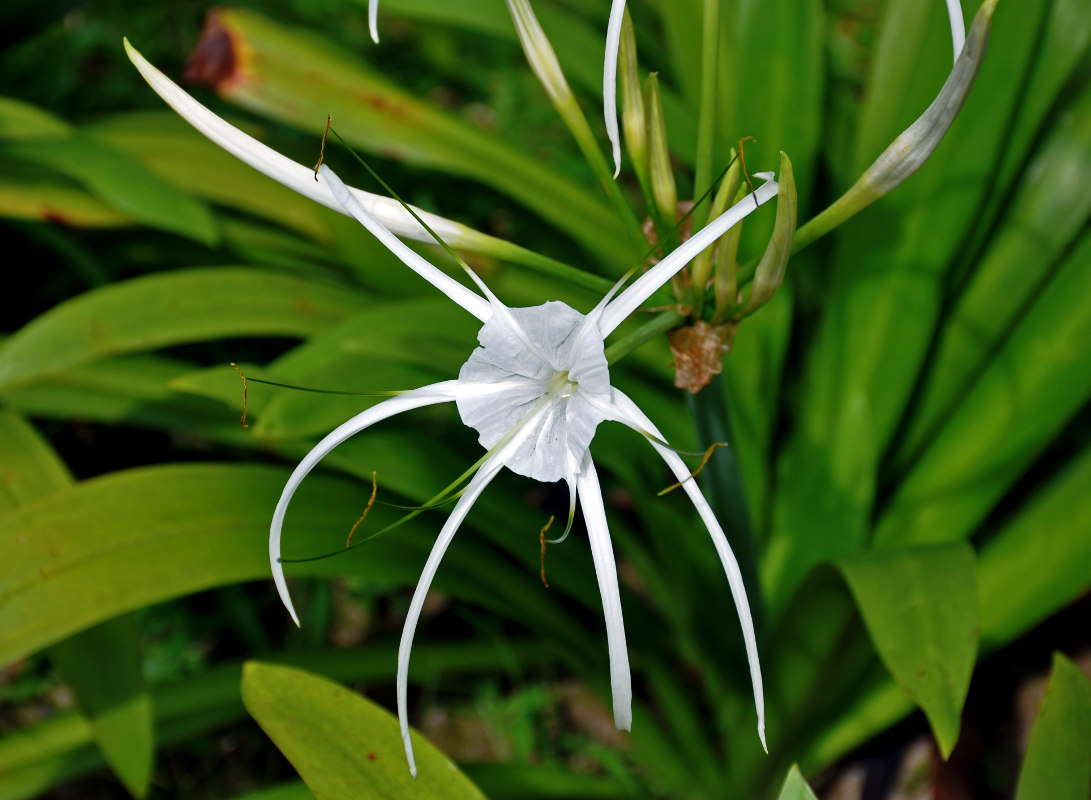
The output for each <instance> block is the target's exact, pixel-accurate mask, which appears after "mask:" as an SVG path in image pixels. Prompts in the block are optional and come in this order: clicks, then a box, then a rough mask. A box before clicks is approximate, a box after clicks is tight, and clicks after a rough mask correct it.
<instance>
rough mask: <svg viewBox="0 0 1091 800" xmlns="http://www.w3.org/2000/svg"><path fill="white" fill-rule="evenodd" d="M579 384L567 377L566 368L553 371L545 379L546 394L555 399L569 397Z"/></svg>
mask: <svg viewBox="0 0 1091 800" xmlns="http://www.w3.org/2000/svg"><path fill="white" fill-rule="evenodd" d="M579 386H580V384H579V382H578V381H574V380H571V379H569V377H568V370H565V371H564V372H554V373H553V375H552V376H551V377H550V378H549V380H547V381H546V394H547V395H549V396H550V397H553V398H557V399H564V398H566V397H571V396H572V395H574V394H575V393H576V389H578V388H579Z"/></svg>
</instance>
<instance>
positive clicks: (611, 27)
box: [372, 0, 966, 178]
mask: <svg viewBox="0 0 1091 800" xmlns="http://www.w3.org/2000/svg"><path fill="white" fill-rule="evenodd" d="M377 1H378V0H372V2H377ZM947 16H948V17H949V18H950V22H951V45H952V47H953V49H954V54H955V55H954V61H955V62H957V61H958V57H959V55H960V54H961V53H962V47H963V45H964V43H965V41H966V21H965V20H964V19H963V17H962V3H961V0H947ZM624 17H625V0H612V3H611V5H610V20H609V22H608V23H607V25H606V57H605V60H604V62H603V66H602V106H603V114H604V116H605V120H606V135H607V137H609V139H610V149H611V150H612V151H613V154H614V177H615V178H616V177H617V176H618V174H619V173H620V172H621V137H620V135H619V133H618V123H617V59H618V51H619V50H620V48H621V22H622V19H623V18H624Z"/></svg>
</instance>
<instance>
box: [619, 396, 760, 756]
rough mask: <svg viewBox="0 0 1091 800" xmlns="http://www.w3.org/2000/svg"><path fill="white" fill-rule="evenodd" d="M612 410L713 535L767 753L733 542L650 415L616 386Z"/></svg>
mask: <svg viewBox="0 0 1091 800" xmlns="http://www.w3.org/2000/svg"><path fill="white" fill-rule="evenodd" d="M613 410H614V414H615V416H614V419H615V420H616V421H618V422H621V423H623V424H625V425H628V426H629V427H630V428H632V429H634V430H636V431H638V432H639V433H643V434H648V435H650V437H651V438H649V439H648V441H649V442H650V443H651V445H652V447H654V448H655V449H656V451H657V452H658V453H659V455H660V456H662V457H663V460H664V461H665V462H666V463H667V466H668V467H669V468H670V470H671V472H673V473H674V476H675V477H676V478H678V480H679V481H681V483H682V488H683V489H684V490H685V492H686V494H687V495H689V499H690V500H691V501H692V503H693V505H694V506H695V507H696V508H697V513H698V514H699V515H700V516H701V521H702V522H704V523H705V527H706V528H707V529H708V532H709V534H710V535H711V536H712V544H713V545H714V546H715V547H716V554H717V555H718V556H719V557H720V563H721V564H722V565H723V568H724V573H725V574H726V575H727V585H728V586H729V587H730V588H731V597H732V599H734V601H735V608H736V610H737V611H738V612H739V622H740V624H741V625H742V636H743V642H744V644H745V645H746V658H747V661H748V662H749V664H750V681H751V683H752V684H753V687H754V707H755V709H756V710H757V712H758V737H759V738H760V739H761V745H762V747H764V748H765V749H766V752H768V750H769V748H768V747H767V746H766V743H765V693H764V690H763V688H762V681H761V665H760V663H759V662H758V643H757V637H756V636H755V635H754V619H753V617H752V616H751V614H750V603H749V601H747V599H746V587H745V585H744V584H743V579H742V572H741V571H740V570H739V563H738V562H737V561H736V560H735V554H734V553H733V552H731V545H730V544H728V541H727V536H725V535H724V532H723V529H722V528H721V527H720V523H719V522H718V521H717V520H716V515H715V514H713V513H712V509H711V508H710V507H709V505H708V501H706V500H705V498H704V495H702V494H701V490H700V489H699V488H698V487H697V481H696V480H694V479H693V478H692V477H691V476H690V470H689V468H688V467H687V466H686V464H685V462H684V461H682V459H681V458H679V457H678V454H677V453H675V452H674V451H673V450H671V449H670V448H669V447H665V446H664V445H663V444H661V442H663V441H664V439H663V435H662V434H661V433H660V432H659V430H658V429H657V428H656V427H655V425H654V424H653V423H652V421H651V420H650V419H648V416H647V415H646V414H645V413H644V412H643V411H641V410H640V408H639V407H638V406H637V404H636V403H634V402H633V401H632V400H631V399H629V397H628V396H626V395H625V394H624V393H622V392H620V391H618V390H617V389H614V402H613Z"/></svg>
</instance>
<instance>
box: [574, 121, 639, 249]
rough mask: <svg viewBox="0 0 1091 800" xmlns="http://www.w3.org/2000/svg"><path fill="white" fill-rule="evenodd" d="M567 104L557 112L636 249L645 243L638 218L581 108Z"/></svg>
mask: <svg viewBox="0 0 1091 800" xmlns="http://www.w3.org/2000/svg"><path fill="white" fill-rule="evenodd" d="M571 105H572V107H571V108H569V109H565V110H561V111H560V113H561V117H562V118H563V119H564V121H565V123H566V124H567V125H568V129H569V130H570V131H571V132H572V137H573V138H574V139H575V140H576V144H577V145H578V146H579V148H580V152H582V153H583V157H584V158H585V159H587V163H588V164H589V165H590V166H591V169H592V170H593V171H594V173H595V177H597V178H598V179H599V183H600V184H602V188H603V191H605V192H606V196H607V197H609V198H610V202H611V203H613V206H614V210H615V211H617V214H618V217H619V218H620V219H621V221H622V222H623V223H624V224H625V228H626V230H627V231H628V232H629V238H630V239H631V240H632V242H633V244H634V245H635V246H636V248H637V249H638V250H640V249H642V248H643V247H644V244H645V242H646V240H645V238H644V229H643V227H642V226H641V224H640V220H639V219H637V217H636V214H635V213H634V212H633V209H632V207H631V206H630V205H629V202H628V201H627V200H626V199H625V195H624V194H622V191H621V186H620V185H619V184H618V182H617V181H616V180H614V171H613V170H612V169H610V165H609V164H608V163H607V162H606V156H605V155H603V153H602V149H601V148H600V147H599V145H598V142H597V141H596V140H595V134H594V133H593V132H592V131H591V126H590V125H588V124H587V117H585V116H584V115H583V110H582V109H580V107H579V106H577V105H576V104H575V102H573V103H572V104H571Z"/></svg>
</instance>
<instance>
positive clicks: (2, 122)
mask: <svg viewBox="0 0 1091 800" xmlns="http://www.w3.org/2000/svg"><path fill="white" fill-rule="evenodd" d="M71 133H72V128H71V127H70V126H69V125H68V123H66V122H65V121H64V120H62V119H60V118H59V117H55V116H53V115H52V114H50V113H49V112H48V111H45V110H43V109H40V108H38V107H37V106H33V105H31V104H30V103H27V102H24V101H23V100H20V99H18V98H15V97H0V140H2V141H9V142H12V141H17V140H19V139H63V138H65V137H66V136H69V135H70V134H71Z"/></svg>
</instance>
